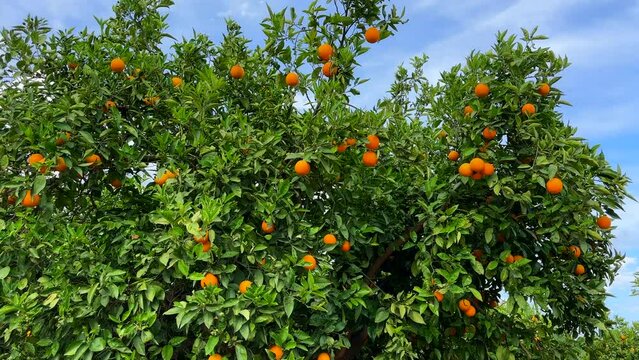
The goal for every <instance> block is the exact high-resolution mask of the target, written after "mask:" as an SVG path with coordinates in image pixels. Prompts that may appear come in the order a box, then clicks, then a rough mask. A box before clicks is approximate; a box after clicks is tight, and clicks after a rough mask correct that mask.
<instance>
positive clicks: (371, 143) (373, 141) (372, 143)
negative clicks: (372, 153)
mask: <svg viewBox="0 0 639 360" xmlns="http://www.w3.org/2000/svg"><path fill="white" fill-rule="evenodd" d="M366 148H367V149H368V150H377V148H379V138H378V137H377V135H368V143H367V144H366Z"/></svg>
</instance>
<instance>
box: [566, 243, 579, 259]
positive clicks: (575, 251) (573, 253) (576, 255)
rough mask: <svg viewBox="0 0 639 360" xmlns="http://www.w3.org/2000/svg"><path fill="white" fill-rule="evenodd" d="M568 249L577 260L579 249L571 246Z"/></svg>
mask: <svg viewBox="0 0 639 360" xmlns="http://www.w3.org/2000/svg"><path fill="white" fill-rule="evenodd" d="M568 249H570V251H571V252H572V255H573V256H574V257H576V258H578V257H580V256H581V248H579V246H576V245H571V246H570V247H569V248H568Z"/></svg>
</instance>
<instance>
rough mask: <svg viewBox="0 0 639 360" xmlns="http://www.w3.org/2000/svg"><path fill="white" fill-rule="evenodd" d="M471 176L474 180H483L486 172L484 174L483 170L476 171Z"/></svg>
mask: <svg viewBox="0 0 639 360" xmlns="http://www.w3.org/2000/svg"><path fill="white" fill-rule="evenodd" d="M470 177H471V179H473V180H481V179H482V178H483V177H484V174H482V173H481V172H476V173H473V174H472V175H471V176H470Z"/></svg>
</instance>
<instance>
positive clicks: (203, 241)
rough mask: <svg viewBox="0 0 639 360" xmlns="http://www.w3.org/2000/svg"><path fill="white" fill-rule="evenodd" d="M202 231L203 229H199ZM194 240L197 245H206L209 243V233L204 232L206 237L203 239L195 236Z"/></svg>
mask: <svg viewBox="0 0 639 360" xmlns="http://www.w3.org/2000/svg"><path fill="white" fill-rule="evenodd" d="M199 230H202V229H199ZM193 240H195V242H196V243H205V242H207V241H209V231H208V230H207V231H205V232H204V236H202V237H198V236H197V235H193Z"/></svg>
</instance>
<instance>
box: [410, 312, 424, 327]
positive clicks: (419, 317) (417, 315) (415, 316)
mask: <svg viewBox="0 0 639 360" xmlns="http://www.w3.org/2000/svg"><path fill="white" fill-rule="evenodd" d="M408 317H409V318H410V319H411V320H413V321H414V322H416V323H418V324H423V325H426V322H425V321H424V318H423V317H422V315H421V314H420V313H418V312H417V311H411V312H409V313H408Z"/></svg>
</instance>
